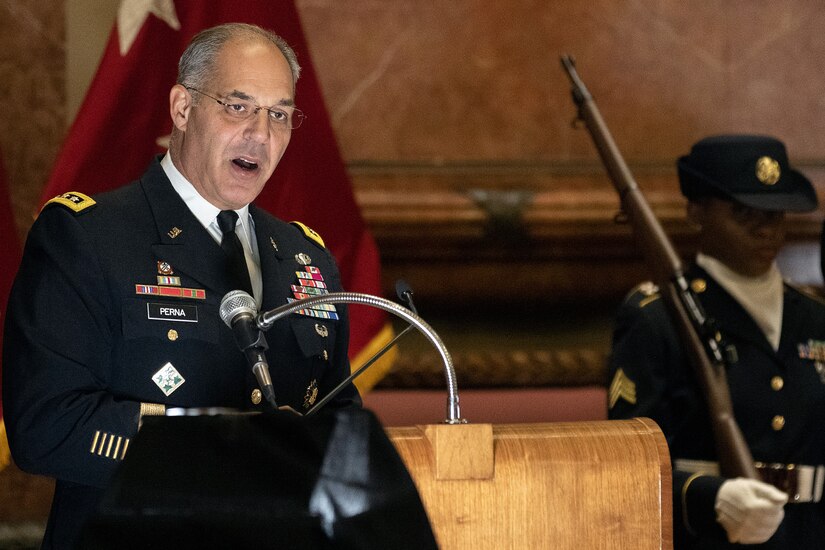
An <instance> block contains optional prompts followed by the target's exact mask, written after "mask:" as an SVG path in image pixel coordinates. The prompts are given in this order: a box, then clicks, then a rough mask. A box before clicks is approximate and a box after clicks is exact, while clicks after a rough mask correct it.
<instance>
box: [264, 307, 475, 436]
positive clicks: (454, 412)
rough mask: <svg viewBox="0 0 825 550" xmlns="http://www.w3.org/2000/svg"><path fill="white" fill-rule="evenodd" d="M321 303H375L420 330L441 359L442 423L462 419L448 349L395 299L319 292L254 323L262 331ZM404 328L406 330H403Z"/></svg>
mask: <svg viewBox="0 0 825 550" xmlns="http://www.w3.org/2000/svg"><path fill="white" fill-rule="evenodd" d="M322 304H362V305H367V306H372V307H377V308H378V309H382V310H384V311H387V312H389V313H392V314H394V315H396V316H397V317H400V318H402V319H404V320H405V321H407V322H408V323H409V324H410V327H407V329H410V328H411V327H413V326H414V327H415V328H417V329H418V331H419V332H421V334H423V335H424V336H425V337H426V338H427V339H428V340H429V341H430V343H431V344H432V345H433V346H434V347H435V348H436V350H437V351H438V353H439V355H440V356H441V360H442V361H443V363H444V375H445V377H446V379H447V418H446V419H445V420H444V422H445V423H446V424H464V423H465V422H466V420H464V419H462V418H461V412H460V408H459V405H458V384H457V383H456V377H455V369H454V367H453V360H452V357H450V352H449V351H447V348H446V347H445V346H444V343H443V342H442V341H441V338H440V337H439V336H438V334H436V332H435V331H434V330H433V329H432V327H430V325H428V324H427V323H426V322H425V321H424V320H423V319H421V318H420V317H419V316H418V315H416V314H415V313H413V312H412V311H410V310H409V309H407V308H405V307H403V306H400V305H398V304H396V303H395V302H391V301H390V300H386V299H384V298H380V297H378V296H372V295H371V294H360V293H356V292H331V293H329V294H323V295H320V296H311V297H309V298H303V299H301V300H296V301H294V302H291V303H288V304H285V305H282V306H280V307H277V308H275V309H272V310H270V311H266V312H263V313H260V314H258V316H257V318H256V323H257V325H258V328H259V329H261V330H263V331H266V330H269V328H270V327H272V325H273V324H274V323H275V321H277V320H279V319H281V318H282V317H286V316H287V315H290V314H292V313H295V312H296V311H299V310H301V309H308V308H311V307H313V306H316V305H322ZM405 332H406V331H405ZM403 334H404V332H402V333H400V334H399V335H398V336H396V337H395V339H393V341H392V342H390V344H387V346H386V347H385V349H382V350H381V351H380V352H379V355H377V356H376V357H374V358H373V360H371V361H370V362H369V363H368V364H367V365H364V366H363V367H361V368H359V369H358V370H357V371H356V372H355V373H353V374H351V375H350V377H349V378H348V379H347V380H345V381H344V382H343V383H342V384H339V386H338V387H336V388H335V390H333V392H331V393H330V395H333V393H334V392H336V391H340V390H339V387H340V388H343V386H344V384H347V383H349V381H351V379H352V378H354V377H355V376H357V375H358V374H360V373H361V372H362V371H363V370H364V369H365V368H366V367H367V366H369V365H371V364H372V363H373V362H374V359H377V358H378V357H380V355H381V354H383V352H384V351H386V350H387V349H389V346H390V345H391V344H392V343H393V342H395V340H397V339H398V338H400V337H401V336H402V335H403ZM328 400H329V399H326V398H325V399H322V400H321V401H319V402H318V403H317V404H316V405H315V406H314V407H313V408H312V409H311V410H310V411H308V412H307V413H306V415H305V416H308V415H309V414H311V413H314V411H316V410H317V409H318V408H319V407H320V406H321V405H322V404H324V403H326V401H328Z"/></svg>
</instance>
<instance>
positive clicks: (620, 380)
mask: <svg viewBox="0 0 825 550" xmlns="http://www.w3.org/2000/svg"><path fill="white" fill-rule="evenodd" d="M607 395H608V406H609V407H610V408H611V409H612V408H613V407H614V406H615V405H616V403H617V402H618V401H619V399H624V400H625V401H627V402H628V403H630V404H631V405H635V404H636V384H635V383H634V382H633V380H631V379H630V378H628V377H627V375H626V374H625V373H624V371H623V370H622V369H619V370H617V371H616V374H615V376H613V382H611V383H610V390H609V391H608V394H607Z"/></svg>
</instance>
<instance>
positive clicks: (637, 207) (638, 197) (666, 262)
mask: <svg viewBox="0 0 825 550" xmlns="http://www.w3.org/2000/svg"><path fill="white" fill-rule="evenodd" d="M561 64H562V67H564V69H565V71H567V75H568V76H569V77H570V82H571V84H572V94H573V102H574V103H575V104H576V106H577V107H578V117H577V119H578V120H581V121H583V122H584V124H585V126H586V127H587V130H588V131H589V132H590V136H591V137H592V138H593V142H594V143H595V145H596V149H598V152H599V156H600V157H601V159H602V163H603V164H604V166H605V168H606V170H607V173H608V175H609V176H610V179H611V180H612V181H613V184H614V185H615V187H616V191H617V192H618V193H619V199H620V201H621V207H622V212H623V214H624V215H625V216H626V217H627V218H628V219H629V220H630V222H631V224H632V226H633V230H634V234H635V236H636V238H637V240H638V242H639V245H640V247H641V249H642V254H643V256H644V258H645V260H646V262H647V264H648V267H649V269H650V270H651V271H652V272H653V282H654V283H656V285H657V286H658V287H659V291H660V293H661V295H662V298H663V299H664V301H665V304H666V306H667V308H668V311H669V313H670V316H671V319H672V320H673V322H674V323H675V325H676V327H677V331H678V333H679V336H680V337H681V340H682V343H683V345H684V346H685V348H686V351H687V354H688V357H689V360H690V364H691V365H692V367H693V369H694V372H695V374H696V378H697V379H698V381H699V385H700V387H701V389H702V392H703V393H704V396H705V401H706V402H707V406H708V410H709V413H710V422H711V429H712V431H713V438H714V442H715V444H716V452H717V455H718V457H719V469H720V472H721V473H722V475H723V476H725V477H749V478H752V479H759V476H758V474H757V472H756V468H755V467H754V464H753V457H752V456H751V452H750V449H748V445H747V443H746V442H745V438H744V436H743V435H742V432H741V430H740V429H739V425H738V424H737V423H736V419H735V418H734V416H733V405H732V404H731V399H730V390H729V388H728V380H727V376H726V371H725V360H724V358H723V356H722V352H721V350H720V346H719V341H718V339H719V336H718V335H717V332H716V330H715V329H714V328H713V323H712V321H711V320H710V319H708V318H707V317H706V316H705V313H704V310H703V309H702V305H701V303H700V302H699V300H698V298H697V297H696V294H695V293H694V292H693V290H692V289H691V288H690V285H689V284H688V283H687V279H686V278H685V275H684V271H683V269H682V262H681V260H680V259H679V256H678V255H677V254H676V252H675V250H674V249H673V246H672V245H671V243H670V240H669V239H668V237H667V235H666V234H665V232H664V230H663V229H662V226H661V224H659V221H658V219H657V218H656V216H655V215H654V214H653V211H652V210H651V209H650V206H649V205H648V204H647V201H645V198H644V195H643V194H642V192H641V191H640V190H639V186H638V185H637V184H636V181H635V180H634V179H633V176H632V175H631V173H630V170H629V169H628V167H627V164H625V162H624V159H623V158H622V155H621V153H620V152H619V149H618V148H617V147H616V144H615V143H614V142H613V138H612V137H611V135H610V131H609V130H608V129H607V126H606V125H605V123H604V120H603V119H602V116H601V114H600V113H599V110H598V108H597V107H596V103H595V102H594V101H593V97H592V96H591V95H590V93H589V92H588V91H587V88H585V87H584V83H583V82H582V81H581V79H580V78H579V75H578V74H577V73H576V68H575V63H574V61H573V58H572V57H571V56H569V55H563V56H562V57H561Z"/></svg>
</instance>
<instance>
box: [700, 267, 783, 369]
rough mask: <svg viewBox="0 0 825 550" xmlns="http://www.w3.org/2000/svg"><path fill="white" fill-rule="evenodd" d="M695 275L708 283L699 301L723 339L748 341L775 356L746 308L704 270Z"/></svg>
mask: <svg viewBox="0 0 825 550" xmlns="http://www.w3.org/2000/svg"><path fill="white" fill-rule="evenodd" d="M694 275H698V276H699V277H702V278H704V279H705V281H706V282H707V289H706V291H705V292H703V293H702V294H700V295H699V300H700V301H701V303H702V306H703V307H704V308H705V313H706V314H707V315H708V316H709V317H711V318H712V319H713V320H714V321H715V322H716V326H717V328H718V329H719V331H720V332H721V333H722V337H723V338H725V337H727V336H736V337H737V338H738V339H741V340H747V341H748V342H750V343H751V344H753V345H754V346H756V347H758V348H760V349H762V350H763V351H764V352H765V353H767V354H769V355H771V356H774V355H775V352H774V349H773V347H772V346H771V344H770V342H768V339H767V338H766V337H765V334H764V333H763V332H762V329H760V328H759V326H758V325H757V324H756V322H755V321H754V320H753V319H752V318H751V316H750V315H749V314H748V312H747V311H745V308H743V307H742V306H741V305H739V302H737V301H736V300H735V299H734V298H733V297H732V296H731V295H730V294H728V293H727V291H726V290H725V289H724V288H722V286H721V285H719V283H717V282H716V281H715V280H714V279H713V278H712V277H710V276H709V275H708V274H707V273H706V272H705V271H704V270H702V269H700V268H696V273H694ZM692 278H693V277H692ZM783 330H784V329H783Z"/></svg>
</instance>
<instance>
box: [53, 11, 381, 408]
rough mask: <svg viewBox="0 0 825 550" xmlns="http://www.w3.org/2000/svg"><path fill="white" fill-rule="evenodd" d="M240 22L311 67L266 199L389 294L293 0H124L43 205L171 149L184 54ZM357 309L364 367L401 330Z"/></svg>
mask: <svg viewBox="0 0 825 550" xmlns="http://www.w3.org/2000/svg"><path fill="white" fill-rule="evenodd" d="M136 4H142V6H143V7H135V6H136ZM150 11H151V13H149V12H150ZM236 21H237V22H243V23H252V24H256V25H260V26H261V27H264V28H266V29H270V30H272V31H274V32H275V33H277V34H279V35H280V36H282V37H283V38H284V39H285V40H286V41H287V42H288V43H289V44H290V45H291V46H292V47H293V48H294V49H295V51H296V53H297V54H298V60H299V62H300V63H301V66H302V71H301V78H300V80H299V81H298V86H297V92H296V103H297V104H298V106H299V107H300V108H301V110H302V111H304V113H305V114H306V115H307V120H306V122H304V124H303V126H301V128H300V129H298V130H295V131H294V132H293V134H292V140H291V141H290V144H289V147H288V148H287V151H286V154H285V155H284V157H283V158H282V160H281V162H280V164H279V165H278V167H277V168H276V169H275V173H274V174H273V176H272V178H271V179H270V181H269V183H268V184H267V186H266V187H265V188H264V191H263V192H262V193H261V195H260V196H259V197H258V199H257V200H256V204H257V205H258V206H260V207H262V208H265V209H266V210H268V211H269V212H271V213H272V214H274V215H275V216H277V217H279V218H281V219H284V220H287V221H291V220H299V221H302V222H304V223H306V224H307V225H308V226H310V227H312V228H313V229H314V230H316V231H317V232H318V233H320V234H321V236H322V237H323V239H324V241H325V243H326V245H327V247H328V248H329V249H330V251H331V252H332V254H333V255H334V256H335V258H336V259H337V261H338V264H339V267H340V269H341V277H342V282H343V285H344V288H345V289H346V290H347V291H350V292H363V293H367V294H380V289H381V286H380V264H379V260H378V251H377V248H376V246H375V243H374V241H373V239H372V237H371V235H370V234H369V233H368V231H367V230H366V227H365V224H364V220H363V218H362V217H361V214H360V212H359V210H358V206H357V205H356V203H355V199H354V197H353V194H352V185H351V182H350V180H349V177H348V175H347V173H346V170H345V168H344V164H343V161H342V159H341V155H340V152H339V150H338V146H337V143H336V141H335V135H334V134H333V131H332V126H331V124H330V121H329V116H328V115H327V111H326V107H325V105H324V101H323V97H322V95H321V89H320V86H319V84H318V79H317V77H316V74H315V70H314V68H313V66H312V63H311V60H310V54H309V48H308V47H307V43H306V40H305V38H304V34H303V31H302V29H301V22H300V19H299V16H298V12H297V10H296V8H295V4H294V2H293V1H292V0H288V1H282V0H278V1H275V0H232V1H230V0H226V1H224V2H196V1H191V0H177V1H176V2H174V1H173V0H165V1H160V2H154V3H153V5H152V6H148V5H147V3H137V2H128V1H124V2H121V5H120V8H119V12H118V19H117V21H116V23H115V25H114V28H113V30H112V33H111V35H110V37H109V42H108V44H107V46H106V51H105V52H104V55H103V59H102V61H101V63H100V66H99V67H98V70H97V74H96V75H95V78H94V80H93V82H92V84H91V86H90V88H89V91H88V93H87V94H86V98H85V100H84V102H83V105H82V106H81V108H80V111H79V112H78V115H77V118H76V119H75V122H74V124H73V125H72V127H71V129H70V131H69V134H68V136H67V138H66V140H65V142H64V144H63V148H62V150H61V152H60V155H59V156H58V158H57V162H56V164H55V166H54V168H53V170H52V175H51V178H50V179H49V182H48V184H47V185H46V188H45V190H44V192H43V195H42V196H41V202H45V201H46V200H48V199H50V198H52V197H54V196H55V195H59V194H62V193H65V192H67V191H72V190H76V191H81V192H83V193H85V194H87V195H91V194H93V193H99V192H101V191H106V190H109V189H112V188H114V187H118V186H120V185H123V184H125V183H128V182H129V181H132V180H134V179H136V178H138V177H139V176H140V175H141V174H142V173H143V171H144V170H145V168H146V166H147V165H148V164H149V161H150V160H151V158H152V156H153V155H156V154H160V153H163V152H164V151H165V149H166V143H167V140H168V136H169V134H170V133H171V129H172V121H171V119H170V116H169V102H168V97H169V96H168V94H169V89H170V88H171V86H172V85H173V84H174V83H175V80H176V78H177V62H178V58H179V57H180V54H181V53H182V52H183V50H184V48H185V47H186V45H187V44H188V43H189V40H190V39H191V38H192V36H194V35H195V33H197V32H198V31H200V30H203V29H205V28H208V27H212V26H214V25H218V24H221V23H228V22H236ZM350 311H351V335H350V358H351V360H352V364H353V367H358V366H360V365H361V364H362V363H363V360H364V359H365V358H368V357H370V356H371V355H372V352H374V351H377V349H379V348H380V347H381V346H382V345H383V344H384V343H386V342H388V341H389V340H390V339H391V338H392V335H393V332H392V329H391V327H390V325H389V323H388V322H387V317H386V315H385V314H384V312H382V311H381V310H378V309H375V308H367V307H363V306H355V307H352V308H351V309H350ZM391 361H392V357H391V354H387V355H385V356H384V358H383V361H382V362H381V364H376V365H374V366H373V367H371V368H370V369H369V370H368V371H367V372H365V374H364V375H363V376H361V377H359V378H358V379H357V385H358V387H359V389H360V390H361V391H362V392H364V391H366V390H367V389H369V388H370V387H371V386H372V385H373V384H374V383H375V382H376V381H377V380H378V379H380V377H381V376H382V375H383V374H384V373H385V372H386V371H387V370H388V369H389V367H390V365H391Z"/></svg>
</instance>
